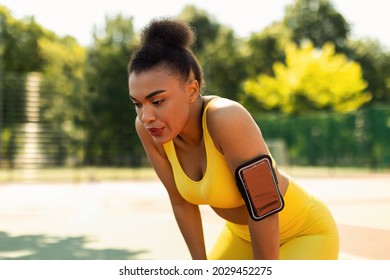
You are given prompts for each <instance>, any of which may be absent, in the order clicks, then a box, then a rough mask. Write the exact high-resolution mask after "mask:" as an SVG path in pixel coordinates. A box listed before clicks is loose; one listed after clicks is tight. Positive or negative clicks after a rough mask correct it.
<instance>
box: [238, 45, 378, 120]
mask: <svg viewBox="0 0 390 280" xmlns="http://www.w3.org/2000/svg"><path fill="white" fill-rule="evenodd" d="M273 67H274V73H275V75H274V76H269V75H265V74H260V75H259V76H258V77H257V78H256V79H249V80H247V81H246V82H245V84H244V91H245V93H246V94H248V95H251V96H254V97H255V98H256V100H257V101H258V102H260V103H261V104H262V105H263V106H264V107H265V108H266V109H271V110H272V109H278V110H280V111H282V112H285V113H290V114H301V113H305V112H308V111H315V110H319V109H322V110H324V109H327V110H334V111H339V112H350V111H354V110H356V109H357V108H359V107H360V106H361V105H362V104H364V103H366V102H367V101H369V100H370V98H371V94H370V93H368V92H365V91H364V90H365V88H366V86H367V84H366V82H365V81H364V80H363V78H362V72H361V68H360V65H359V64H358V63H356V62H354V61H350V60H348V59H347V57H346V56H345V55H343V54H336V53H335V48H334V45H333V44H332V43H327V44H325V45H324V47H323V48H322V49H316V48H314V46H313V44H311V43H305V44H303V45H302V47H301V48H298V47H297V46H296V45H295V44H294V43H292V44H290V45H288V46H287V48H286V64H283V63H281V62H276V63H275V64H274V66H273Z"/></svg>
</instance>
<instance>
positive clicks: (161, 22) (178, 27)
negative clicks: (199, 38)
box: [141, 18, 195, 48]
mask: <svg viewBox="0 0 390 280" xmlns="http://www.w3.org/2000/svg"><path fill="white" fill-rule="evenodd" d="M156 43H162V44H167V45H171V46H176V47H181V48H191V47H192V45H193V44H194V43H195V34H194V31H193V30H192V28H191V27H190V25H189V24H187V23H185V22H183V21H181V20H178V19H173V18H160V19H154V20H152V21H151V22H150V23H149V25H147V26H146V27H145V28H144V29H143V30H142V33H141V44H142V45H143V46H146V45H149V44H156Z"/></svg>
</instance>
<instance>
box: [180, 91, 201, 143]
mask: <svg viewBox="0 0 390 280" xmlns="http://www.w3.org/2000/svg"><path fill="white" fill-rule="evenodd" d="M204 106H205V105H204V100H203V96H201V95H199V96H198V98H197V99H196V101H195V102H194V103H193V104H191V107H190V113H189V118H188V121H187V123H186V125H185V126H184V128H183V130H182V131H181V132H180V134H179V135H178V136H177V137H176V138H177V139H178V140H180V142H181V143H182V144H185V145H190V146H193V145H199V143H200V142H201V141H202V139H203V128H202V115H203V110H204Z"/></svg>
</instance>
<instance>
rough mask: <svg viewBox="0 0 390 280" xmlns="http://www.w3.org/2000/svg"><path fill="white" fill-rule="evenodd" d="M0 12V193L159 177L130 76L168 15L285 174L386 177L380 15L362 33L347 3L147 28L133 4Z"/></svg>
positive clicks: (388, 139)
mask: <svg viewBox="0 0 390 280" xmlns="http://www.w3.org/2000/svg"><path fill="white" fill-rule="evenodd" d="M2 2H4V3H6V2H8V3H9V4H8V5H7V4H0V132H1V137H0V183H1V182H12V181H23V180H26V181H34V180H70V181H79V180H97V179H99V178H100V177H101V178H108V179H129V178H140V177H147V178H149V177H153V176H154V173H153V172H152V171H151V170H150V169H149V165H148V162H147V160H146V158H145V154H144V151H143V149H142V146H141V143H140V142H139V140H138V138H137V135H136V133H135V131H134V118H135V112H134V108H133V107H132V104H131V102H130V101H129V98H128V89H127V71H126V68H127V64H128V61H129V58H130V56H131V54H132V52H133V51H134V49H135V48H136V46H137V44H138V42H139V37H138V35H137V34H138V33H139V31H140V28H141V27H142V25H144V24H146V23H147V22H148V21H149V20H150V19H151V18H153V17H157V16H165V15H171V16H178V17H180V18H183V19H185V20H186V21H188V22H189V23H191V25H192V26H193V27H194V28H195V31H196V33H197V36H198V41H197V44H196V47H195V49H194V52H195V53H196V55H197V56H198V58H199V60H200V62H201V64H202V65H203V67H204V72H205V80H206V84H207V87H206V91H205V94H216V95H220V96H224V97H227V98H231V99H234V100H237V101H239V102H240V103H242V104H243V105H245V106H246V107H247V108H248V109H249V110H250V112H251V113H252V114H253V116H254V118H255V119H256V121H257V122H258V123H259V125H260V127H261V129H262V132H263V134H264V137H265V138H266V141H267V143H268V145H269V147H270V149H271V152H272V153H273V155H274V157H275V158H276V160H277V161H278V162H279V164H280V165H283V166H285V167H286V168H289V169H291V170H302V168H308V167H310V168H311V170H316V171H314V172H318V170H322V171H324V170H325V172H327V173H329V172H347V171H348V172H349V171H351V170H353V171H355V172H356V170H357V171H358V172H362V170H364V171H367V172H376V173H378V172H388V171H389V170H390V145H389V143H390V106H389V105H390V52H389V45H388V41H387V42H384V41H383V40H382V39H381V38H379V37H380V35H377V34H375V33H374V31H376V32H380V30H379V29H380V28H375V29H374V28H372V29H373V30H372V31H373V34H374V35H373V36H376V37H368V35H369V34H367V33H364V32H365V31H364V27H363V28H362V26H364V24H366V25H369V23H370V22H371V23H372V22H378V19H376V15H384V14H383V13H381V11H382V10H383V9H381V8H380V7H376V8H375V11H377V12H370V11H368V10H366V11H361V10H360V12H364V13H365V14H364V16H366V15H367V16H369V17H368V18H366V21H365V23H363V24H360V25H359V24H357V23H355V24H352V23H350V21H349V19H348V18H347V17H346V15H345V14H344V13H343V12H342V11H341V10H339V9H338V7H341V8H343V10H344V11H348V9H350V10H351V11H349V12H348V13H350V14H351V15H352V16H355V18H356V13H355V14H353V9H354V6H349V4H346V3H345V2H348V1H342V0H333V1H327V0H310V1H309V0H290V1H288V0H285V1H275V2H272V3H273V4H274V6H272V4H269V3H268V4H267V5H266V4H262V3H261V1H260V2H259V1H244V2H243V3H241V6H240V5H239V3H235V4H234V5H232V4H226V7H224V6H225V4H223V2H218V1H208V2H212V4H207V1H193V3H192V4H191V3H188V1H187V2H186V1H182V2H180V1H167V3H166V4H165V5H163V6H164V7H165V8H162V6H161V3H157V1H154V2H153V1H148V2H147V3H146V4H147V5H149V8H148V9H147V10H148V13H146V14H145V16H143V14H142V13H141V10H142V9H141V10H140V5H141V4H139V3H138V1H127V2H126V1H109V2H108V1H99V2H98V3H92V2H91V6H88V3H90V2H88V1H87V2H85V3H84V2H83V4H81V3H80V4H77V5H76V3H73V2H74V1H73V2H72V1H71V2H69V3H68V1H67V2H66V3H67V7H68V8H69V6H72V8H71V10H68V8H67V9H65V6H64V5H65V4H64V3H65V1H28V2H27V3H22V1H2ZM34 2H35V5H34ZM101 2H102V3H103V2H104V3H105V4H102V3H101ZM135 2H137V3H138V4H135ZM264 2H266V1H264ZM370 2H372V6H373V7H374V5H375V2H376V1H370ZM72 3H73V4H72ZM110 3H112V5H110ZM164 3H165V2H164ZM197 3H199V5H197ZM45 4H47V5H48V6H44V5H45ZM71 4H72V5H71ZM95 4H96V6H94V5H95ZM146 4H145V5H146ZM153 4H154V5H156V6H157V7H156V6H154V5H153ZM245 4H246V5H245ZM116 5H117V6H116ZM145 5H144V6H145ZM159 5H160V6H161V9H160V8H158V6H159ZM207 5H210V7H209V10H208V6H207ZM262 5H264V7H263V6H262ZM115 7H116V9H115ZM124 7H126V8H124ZM153 7H155V8H153ZM240 7H241V8H240ZM348 7H349V8H348ZM357 7H358V5H357ZM232 8H233V13H234V14H235V15H237V16H239V17H233V16H232V15H233V13H232V12H231V11H230V10H231V9H232ZM234 8H236V9H234ZM225 9H226V13H223V11H224V10H225ZM61 10H62V12H61ZM95 10H96V13H94V11H95ZM144 10H145V9H144ZM29 11H31V12H29ZM34 11H35V12H36V13H37V14H34ZM38 11H39V12H38ZM50 11H52V14H51V13H50ZM70 11H71V12H70ZM253 11H255V12H254V13H253ZM355 12H356V11H355ZM246 13H248V18H246V16H245V14H246ZM216 14H217V15H218V16H219V17H217V16H216ZM222 14H226V15H227V16H225V17H223V16H221V15H222ZM50 15H51V16H50ZM56 15H57V16H56ZM58 15H61V16H58ZM99 15H101V16H100V17H99ZM229 15H231V17H230V19H229V17H228V16H229ZM249 15H250V16H252V17H249ZM253 15H257V17H253ZM64 19H66V20H64ZM382 20H386V17H382ZM387 20H388V19H387ZM388 23H389V22H387V24H386V22H380V25H382V26H383V27H386V26H388ZM71 26H73V29H70V27H71ZM240 26H241V27H242V29H240ZM355 26H358V27H359V28H360V29H359V30H361V32H362V35H361V36H359V33H358V32H357V31H356V30H354V27H355ZM366 27H367V26H366ZM66 30H69V31H68V32H69V33H70V32H75V34H66V33H65V32H66ZM72 30H78V31H79V32H76V31H72ZM83 30H84V33H82V31H83ZM366 30H367V29H366ZM64 33H65V34H64ZM378 34H379V33H378ZM382 38H387V37H382ZM386 44H387V45H386ZM340 170H341V171H340ZM99 176H100V177H99Z"/></svg>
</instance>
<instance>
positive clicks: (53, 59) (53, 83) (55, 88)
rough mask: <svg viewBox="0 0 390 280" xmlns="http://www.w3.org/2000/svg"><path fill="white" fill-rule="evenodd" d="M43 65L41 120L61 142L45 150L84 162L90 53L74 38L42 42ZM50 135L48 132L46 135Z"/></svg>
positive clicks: (51, 144)
mask: <svg viewBox="0 0 390 280" xmlns="http://www.w3.org/2000/svg"><path fill="white" fill-rule="evenodd" d="M39 49H40V53H41V56H42V59H43V61H44V64H43V68H42V82H41V83H42V84H41V107H42V109H41V112H42V113H41V120H42V122H43V123H44V124H46V125H47V126H48V127H46V130H47V129H48V128H49V131H50V133H53V134H54V135H55V137H56V138H57V139H62V141H53V142H51V143H47V145H46V149H47V150H49V149H51V150H52V153H58V154H63V153H64V156H62V157H59V158H63V160H65V159H66V158H68V159H71V160H72V161H73V162H72V164H75V163H81V162H82V161H83V160H84V153H83V151H84V142H85V140H86V133H85V132H86V131H85V122H86V113H87V111H88V110H87V102H88V100H86V98H87V95H86V84H85V64H86V58H87V53H86V50H85V48H84V47H82V46H80V45H79V44H78V42H77V41H76V40H75V39H74V38H72V37H65V38H62V39H56V40H52V39H51V40H49V39H47V38H41V39H40V40H39ZM47 132H48V131H47Z"/></svg>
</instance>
